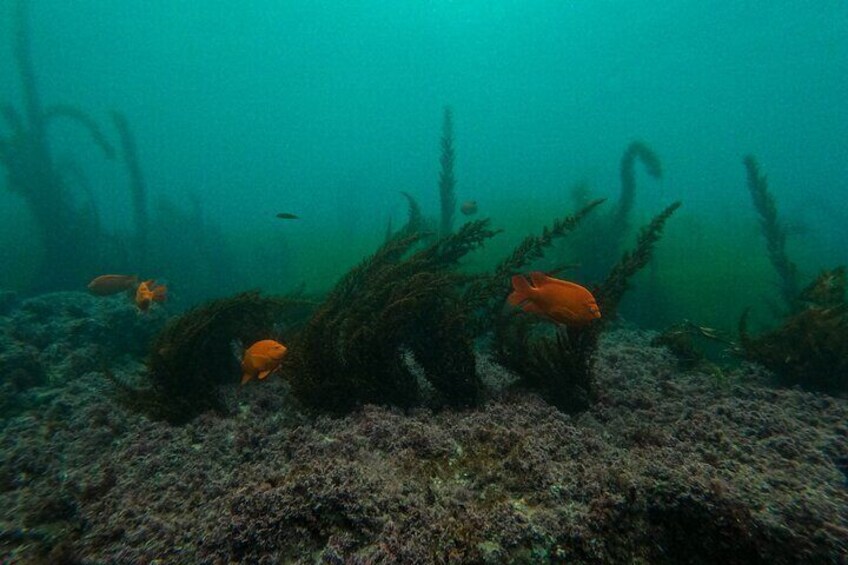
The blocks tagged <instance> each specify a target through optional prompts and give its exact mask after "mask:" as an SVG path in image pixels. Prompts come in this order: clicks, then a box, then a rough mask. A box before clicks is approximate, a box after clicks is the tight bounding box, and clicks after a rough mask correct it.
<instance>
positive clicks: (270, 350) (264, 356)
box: [241, 339, 288, 384]
mask: <svg viewBox="0 0 848 565" xmlns="http://www.w3.org/2000/svg"><path fill="white" fill-rule="evenodd" d="M287 351H288V349H287V348H286V346H285V345H283V344H282V343H280V342H277V341H274V340H273V339H263V340H262V341H257V342H256V343H254V344H253V345H251V346H250V347H248V348H247V349H246V350H245V351H244V357H243V358H242V360H241V373H242V374H241V384H244V383H246V382H248V381H249V380H251V379H253V377H258V378H259V380H262V379H264V378H265V377H267V376H268V375H270V374H271V373H273V372H274V371H276V370H277V369H279V367H280V363H281V362H282V361H283V357H285V356H286V352H287Z"/></svg>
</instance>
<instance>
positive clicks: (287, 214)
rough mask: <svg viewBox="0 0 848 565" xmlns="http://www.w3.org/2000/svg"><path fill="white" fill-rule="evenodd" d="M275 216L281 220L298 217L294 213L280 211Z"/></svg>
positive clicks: (296, 218)
mask: <svg viewBox="0 0 848 565" xmlns="http://www.w3.org/2000/svg"><path fill="white" fill-rule="evenodd" d="M277 217H278V218H280V219H281V220H298V219H300V218H298V217H297V216H296V215H294V214H289V213H288V212H280V213H279V214H277Z"/></svg>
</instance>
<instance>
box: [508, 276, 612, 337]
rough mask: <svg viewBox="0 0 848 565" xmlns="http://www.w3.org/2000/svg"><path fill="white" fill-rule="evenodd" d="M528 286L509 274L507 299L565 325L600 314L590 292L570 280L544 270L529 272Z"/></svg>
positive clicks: (572, 324) (589, 319) (580, 324)
mask: <svg viewBox="0 0 848 565" xmlns="http://www.w3.org/2000/svg"><path fill="white" fill-rule="evenodd" d="M530 280H531V281H532V283H533V284H532V286H531V285H530V283H528V282H527V279H526V278H524V277H523V276H521V275H516V276H514V277H512V289H513V290H512V294H510V295H509V297H508V298H507V302H509V303H510V304H512V305H513V306H520V307H521V308H522V309H523V310H524V311H525V312H531V313H533V314H537V315H539V316H542V317H545V318H548V319H549V320H552V321H554V322H557V323H560V324H566V325H568V326H582V325H585V324H588V323H589V322H591V321H593V320H596V319H598V318H600V317H601V310H600V309H599V308H598V303H597V302H596V301H595V297H594V296H592V293H591V292H589V291H588V290H586V289H585V288H583V287H582V286H580V285H579V284H575V283H573V282H569V281H564V280H560V279H555V278H553V277H549V276H548V275H546V274H545V273H542V272H539V271H534V272H532V273H530Z"/></svg>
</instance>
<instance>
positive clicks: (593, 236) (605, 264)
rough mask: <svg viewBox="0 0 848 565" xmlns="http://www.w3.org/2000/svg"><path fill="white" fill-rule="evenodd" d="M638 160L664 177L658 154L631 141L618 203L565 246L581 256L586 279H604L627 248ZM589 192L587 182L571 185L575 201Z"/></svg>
mask: <svg viewBox="0 0 848 565" xmlns="http://www.w3.org/2000/svg"><path fill="white" fill-rule="evenodd" d="M637 163H642V165H644V167H645V171H646V172H647V174H648V175H649V176H651V177H652V178H655V179H660V178H662V164H661V162H660V160H659V157H658V156H657V154H656V153H655V152H654V151H653V150H652V149H651V148H650V147H649V146H648V145H647V144H645V143H644V142H641V141H634V142H632V143H630V145H628V146H627V148H626V149H625V151H624V154H623V155H622V157H621V164H620V170H619V174H620V178H621V189H620V193H619V198H618V202H616V204H615V207H614V208H613V209H612V210H610V211H609V213H607V214H604V215H601V216H599V217H597V218H590V219H589V221H587V222H586V224H585V226H584V229H582V230H581V231H580V232H579V233H577V234H575V237H574V238H573V239H572V240H570V242H569V244H568V245H567V246H566V247H565V248H564V252H566V253H570V254H572V255H576V256H578V257H580V259H581V261H580V268H579V272H580V274H581V276H582V278H584V279H586V280H601V279H602V278H603V277H604V276H605V275H606V274H607V273H608V272H609V270H610V269H611V268H612V266H613V265H614V264H615V262H616V261H617V260H618V257H619V255H620V254H621V252H622V250H623V249H624V242H625V240H626V239H627V237H628V235H629V233H630V226H631V221H632V220H631V218H632V216H633V205H634V202H635V199H636V165H637ZM589 195H590V190H589V187H588V186H587V185H586V184H585V183H579V184H577V185H575V186H574V187H572V189H571V199H572V200H573V201H575V202H582V201H585V200H586V199H588V198H589Z"/></svg>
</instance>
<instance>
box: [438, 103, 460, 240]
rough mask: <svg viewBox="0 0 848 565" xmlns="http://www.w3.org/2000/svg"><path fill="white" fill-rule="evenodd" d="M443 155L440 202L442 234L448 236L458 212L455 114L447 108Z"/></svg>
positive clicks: (444, 119) (443, 128) (443, 130)
mask: <svg viewBox="0 0 848 565" xmlns="http://www.w3.org/2000/svg"><path fill="white" fill-rule="evenodd" d="M441 150H442V152H441V155H440V157H439V163H440V164H441V170H440V172H439V202H440V203H441V210H442V216H441V224H440V234H441V235H442V236H445V235H448V234H449V233H451V231H452V230H453V215H454V211H455V210H456V177H455V176H454V172H453V166H454V159H455V157H456V155H455V153H454V147H453V112H452V111H451V109H450V107H449V106H445V109H444V113H443V116H442V139H441Z"/></svg>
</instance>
